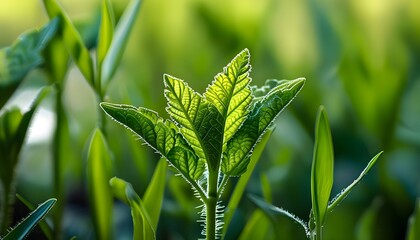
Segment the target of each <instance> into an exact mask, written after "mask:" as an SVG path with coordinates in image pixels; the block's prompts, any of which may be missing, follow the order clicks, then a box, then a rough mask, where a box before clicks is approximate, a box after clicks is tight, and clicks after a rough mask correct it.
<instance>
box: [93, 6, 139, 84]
mask: <svg viewBox="0 0 420 240" xmlns="http://www.w3.org/2000/svg"><path fill="white" fill-rule="evenodd" d="M140 4H141V1H140V0H131V2H130V5H129V6H128V7H127V9H126V10H125V11H124V13H123V15H122V16H121V18H120V20H119V22H118V25H117V26H116V28H115V32H114V36H113V39H112V42H111V45H110V46H109V49H108V52H107V54H106V56H105V59H104V61H103V64H102V70H101V79H102V80H101V81H102V85H103V86H106V85H107V84H108V82H109V80H111V78H112V76H113V75H114V73H115V70H116V69H117V66H118V63H119V62H120V61H121V57H122V55H123V53H124V49H125V46H126V45H127V41H128V39H129V34H130V32H131V29H132V28H133V25H134V22H135V20H136V19H137V15H138V13H139V10H140Z"/></svg>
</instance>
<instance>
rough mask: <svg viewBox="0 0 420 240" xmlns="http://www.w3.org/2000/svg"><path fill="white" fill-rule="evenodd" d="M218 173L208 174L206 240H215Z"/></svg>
mask: <svg viewBox="0 0 420 240" xmlns="http://www.w3.org/2000/svg"><path fill="white" fill-rule="evenodd" d="M218 176H219V174H218V172H212V171H210V173H209V178H208V185H207V196H208V201H207V203H206V239H207V240H214V239H216V206H217V200H218V196H217V184H218Z"/></svg>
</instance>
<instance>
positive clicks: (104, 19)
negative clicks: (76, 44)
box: [96, 0, 114, 71]
mask: <svg viewBox="0 0 420 240" xmlns="http://www.w3.org/2000/svg"><path fill="white" fill-rule="evenodd" d="M113 36H114V12H113V10H112V5H111V2H110V1H109V0H102V6H101V24H100V26H99V35H98V49H97V52H96V54H97V61H98V62H97V64H98V69H99V70H98V71H100V69H101V68H102V62H103V61H104V59H105V56H106V54H107V53H108V49H109V47H110V45H111V42H112V37H113Z"/></svg>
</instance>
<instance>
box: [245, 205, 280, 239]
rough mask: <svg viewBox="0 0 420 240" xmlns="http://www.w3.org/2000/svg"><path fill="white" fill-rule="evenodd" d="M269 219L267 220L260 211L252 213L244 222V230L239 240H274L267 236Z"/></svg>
mask: <svg viewBox="0 0 420 240" xmlns="http://www.w3.org/2000/svg"><path fill="white" fill-rule="evenodd" d="M270 225H271V223H270V219H268V218H267V217H266V216H265V215H264V214H263V213H262V212H261V211H260V210H256V211H254V213H253V214H252V215H251V218H249V220H248V221H247V222H246V225H245V227H244V230H243V231H242V233H241V235H240V236H239V238H238V239H239V240H255V239H274V238H273V237H274V236H271V238H270V235H269V230H270Z"/></svg>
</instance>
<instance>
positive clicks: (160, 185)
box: [143, 158, 168, 230]
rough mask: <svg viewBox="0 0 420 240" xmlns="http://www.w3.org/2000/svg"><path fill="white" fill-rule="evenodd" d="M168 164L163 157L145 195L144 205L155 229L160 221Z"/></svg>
mask: <svg viewBox="0 0 420 240" xmlns="http://www.w3.org/2000/svg"><path fill="white" fill-rule="evenodd" d="M167 165H168V164H167V162H166V159H164V158H161V159H160V161H159V163H158V165H157V166H156V169H155V172H154V174H153V177H152V180H151V181H150V183H149V185H148V186H147V189H146V192H145V193H144V196H143V202H144V206H145V208H146V209H147V212H148V213H149V217H150V225H151V226H152V228H153V229H155V230H156V229H157V225H158V222H159V216H160V210H161V208H162V202H163V195H164V192H165V182H166V167H167Z"/></svg>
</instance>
